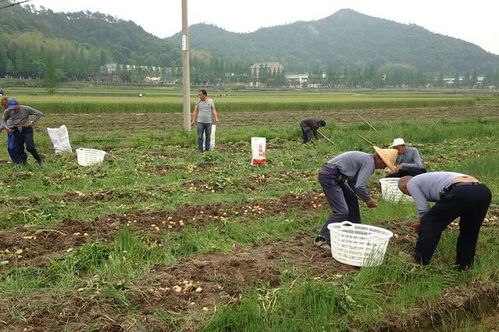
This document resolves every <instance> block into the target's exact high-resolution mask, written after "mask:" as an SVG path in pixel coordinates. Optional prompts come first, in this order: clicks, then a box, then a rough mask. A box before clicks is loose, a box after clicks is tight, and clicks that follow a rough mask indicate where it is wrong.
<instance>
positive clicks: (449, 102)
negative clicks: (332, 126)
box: [8, 88, 493, 113]
mask: <svg viewBox="0 0 499 332" xmlns="http://www.w3.org/2000/svg"><path fill="white" fill-rule="evenodd" d="M8 91H9V97H13V98H17V99H18V100H19V101H20V102H21V103H22V104H26V105H30V106H32V107H34V108H37V109H40V110H45V111H47V112H57V113H104V112H119V113H132V112H135V113H145V112H146V113H147V112H181V111H182V94H181V91H179V90H178V89H172V88H147V89H141V88H135V89H112V90H111V89H108V88H103V89H98V88H84V89H68V88H65V89H60V90H59V91H58V92H57V94H55V95H47V94H46V92H45V90H43V89H33V88H30V89H22V88H15V89H12V90H8ZM141 91H145V97H142V98H140V97H138V93H139V92H141ZM210 97H213V98H214V100H215V101H216V105H217V108H218V109H219V110H223V111H224V112H235V111H304V110H314V111H317V110H338V109H368V108H411V107H412V108H415V107H453V106H460V107H469V106H474V105H475V104H476V103H477V100H476V99H475V98H474V97H472V96H469V95H466V94H453V95H449V94H444V93H427V94H414V93H407V92H406V93H398V92H390V91H387V92H385V93H383V94H380V93H373V92H371V91H359V92H355V93H349V92H329V91H325V92H322V91H320V92H301V93H291V92H286V93H283V92H278V91H277V92H276V91H267V92H265V93H261V92H254V91H247V92H234V91H216V90H215V91H213V92H212V93H210ZM492 99H493V98H492ZM195 100H196V93H195V92H193V93H192V105H191V106H192V107H191V108H193V105H194V102H195ZM488 100H490V99H488Z"/></svg>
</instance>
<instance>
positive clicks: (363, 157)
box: [327, 151, 376, 202]
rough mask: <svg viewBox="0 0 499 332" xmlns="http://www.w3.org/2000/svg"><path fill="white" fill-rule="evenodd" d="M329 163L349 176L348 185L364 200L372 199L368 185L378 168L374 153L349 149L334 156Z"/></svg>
mask: <svg viewBox="0 0 499 332" xmlns="http://www.w3.org/2000/svg"><path fill="white" fill-rule="evenodd" d="M327 163H328V164H330V165H333V166H336V168H338V170H339V171H340V173H341V174H343V175H344V176H345V177H346V178H347V182H348V185H349V186H350V187H351V188H352V189H353V190H354V191H355V193H356V194H357V195H358V196H359V197H360V198H361V199H362V200H363V201H364V202H367V201H369V200H370V199H371V197H370V196H369V193H368V191H367V188H366V186H367V182H368V181H369V177H370V176H371V175H372V174H373V173H374V170H375V169H376V168H375V165H374V155H373V154H370V153H365V152H360V151H349V152H344V153H342V154H340V155H338V156H336V157H334V158H333V159H331V160H330V161H328V162H327Z"/></svg>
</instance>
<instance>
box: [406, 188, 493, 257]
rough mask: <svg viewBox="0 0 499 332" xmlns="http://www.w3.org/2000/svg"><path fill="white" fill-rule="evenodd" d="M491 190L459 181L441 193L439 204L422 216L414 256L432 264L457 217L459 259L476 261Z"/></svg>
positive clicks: (457, 252)
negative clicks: (436, 250)
mask: <svg viewBox="0 0 499 332" xmlns="http://www.w3.org/2000/svg"><path fill="white" fill-rule="evenodd" d="M491 198H492V194H491V193H490V190H489V189H488V188H487V186H485V185H484V184H478V183H477V184H473V185H470V184H468V183H466V184H456V185H452V186H450V187H449V188H448V190H447V191H445V192H444V193H442V195H441V198H440V200H439V201H437V202H436V204H435V205H434V206H433V207H432V208H431V209H430V211H428V212H427V213H426V214H425V215H424V216H423V217H422V218H421V225H420V229H419V237H418V241H417V243H416V252H415V258H416V260H417V261H418V262H420V263H421V264H429V263H430V260H431V257H432V256H433V253H434V252H435V249H436V247H437V244H438V241H439V240H440V236H441V235H442V232H443V230H444V229H445V228H446V227H447V225H449V224H450V223H451V222H452V221H453V220H454V219H456V218H457V217H460V220H459V237H458V239H457V247H456V263H457V264H458V265H459V266H461V267H466V266H470V265H471V264H473V261H474V258H475V251H476V243H477V240H478V232H479V230H480V227H481V226H482V222H483V219H484V218H485V215H486V214H487V210H488V208H489V205H490V201H491Z"/></svg>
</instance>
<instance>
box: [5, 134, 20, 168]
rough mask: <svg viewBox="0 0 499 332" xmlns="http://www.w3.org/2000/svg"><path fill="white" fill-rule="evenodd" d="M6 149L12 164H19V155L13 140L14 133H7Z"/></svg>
mask: <svg viewBox="0 0 499 332" xmlns="http://www.w3.org/2000/svg"><path fill="white" fill-rule="evenodd" d="M7 151H8V152H9V156H10V159H12V162H13V163H14V164H19V156H18V153H17V150H16V144H15V142H14V133H8V134H7Z"/></svg>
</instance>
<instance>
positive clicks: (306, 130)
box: [300, 118, 326, 143]
mask: <svg viewBox="0 0 499 332" xmlns="http://www.w3.org/2000/svg"><path fill="white" fill-rule="evenodd" d="M325 126H326V121H324V120H321V119H317V118H306V119H303V120H301V122H300V128H301V132H302V137H303V143H308V142H310V141H311V140H312V137H315V138H316V139H317V129H319V128H320V127H325Z"/></svg>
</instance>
